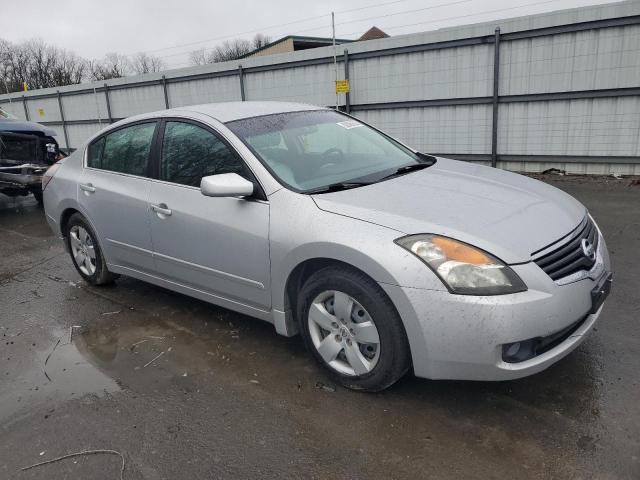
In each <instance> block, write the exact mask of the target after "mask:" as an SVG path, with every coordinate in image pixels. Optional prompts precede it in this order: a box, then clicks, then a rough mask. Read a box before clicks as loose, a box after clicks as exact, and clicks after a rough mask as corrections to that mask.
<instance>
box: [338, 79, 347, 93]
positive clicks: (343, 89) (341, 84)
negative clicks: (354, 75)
mask: <svg viewBox="0 0 640 480" xmlns="http://www.w3.org/2000/svg"><path fill="white" fill-rule="evenodd" d="M336 93H349V80H336Z"/></svg>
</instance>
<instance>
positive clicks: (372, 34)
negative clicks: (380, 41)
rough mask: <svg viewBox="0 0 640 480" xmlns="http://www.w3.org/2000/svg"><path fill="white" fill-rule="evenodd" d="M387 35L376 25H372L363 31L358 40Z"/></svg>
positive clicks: (385, 36) (386, 36)
mask: <svg viewBox="0 0 640 480" xmlns="http://www.w3.org/2000/svg"><path fill="white" fill-rule="evenodd" d="M388 37H389V35H387V34H386V33H385V32H383V31H382V30H380V29H379V28H378V27H376V26H373V27H371V28H370V29H369V30H367V31H366V32H364V33H363V34H362V36H361V37H360V38H359V39H358V40H374V39H376V38H388Z"/></svg>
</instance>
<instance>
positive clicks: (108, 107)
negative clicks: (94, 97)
mask: <svg viewBox="0 0 640 480" xmlns="http://www.w3.org/2000/svg"><path fill="white" fill-rule="evenodd" d="M104 98H105V100H106V101H107V116H108V117H109V123H113V117H112V116H111V102H110V101H109V85H107V84H106V83H105V84H104Z"/></svg>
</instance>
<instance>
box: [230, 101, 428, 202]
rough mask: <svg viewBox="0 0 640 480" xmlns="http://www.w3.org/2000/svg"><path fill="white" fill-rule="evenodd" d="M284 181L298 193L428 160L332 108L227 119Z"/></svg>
mask: <svg viewBox="0 0 640 480" xmlns="http://www.w3.org/2000/svg"><path fill="white" fill-rule="evenodd" d="M227 127H229V129H231V131H233V132H234V133H235V134H236V135H237V136H238V137H240V139H241V140H242V141H243V142H244V143H245V144H246V145H247V146H248V147H249V148H250V149H251V150H252V151H253V152H254V153H255V154H256V155H257V156H258V158H259V159H260V160H261V161H262V162H263V164H264V165H265V166H266V167H267V168H268V169H269V170H270V171H271V172H272V173H273V175H275V176H276V177H277V178H278V179H279V180H280V181H281V182H282V183H283V184H285V185H287V186H288V187H290V188H291V189H293V190H295V191H298V192H303V193H307V192H315V191H321V190H322V189H323V188H324V187H328V186H330V185H334V184H339V183H350V182H352V183H363V184H366V183H371V182H376V181H379V180H381V179H383V178H384V177H387V176H389V175H391V174H393V173H394V172H396V170H398V168H400V167H404V166H407V165H412V164H418V163H424V159H423V158H422V157H421V156H420V155H418V154H416V153H414V152H412V151H411V150H409V149H408V148H406V147H404V146H402V145H400V144H399V143H398V142H396V141H394V140H392V139H390V138H389V137H386V136H385V135H383V134H381V133H379V132H377V131H376V130H374V129H373V128H370V127H368V126H367V125H365V124H363V123H360V122H359V121H357V120H354V119H352V118H351V117H348V116H346V115H342V114H340V113H338V112H334V111H331V110H314V111H305V112H291V113H281V114H276V115H265V116H262V117H254V118H247V119H243V120H236V121H234V122H229V123H227Z"/></svg>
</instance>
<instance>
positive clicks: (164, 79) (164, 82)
mask: <svg viewBox="0 0 640 480" xmlns="http://www.w3.org/2000/svg"><path fill="white" fill-rule="evenodd" d="M161 83H162V90H163V91H164V108H166V109H169V93H168V92H167V77H165V76H164V75H162V80H161Z"/></svg>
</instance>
